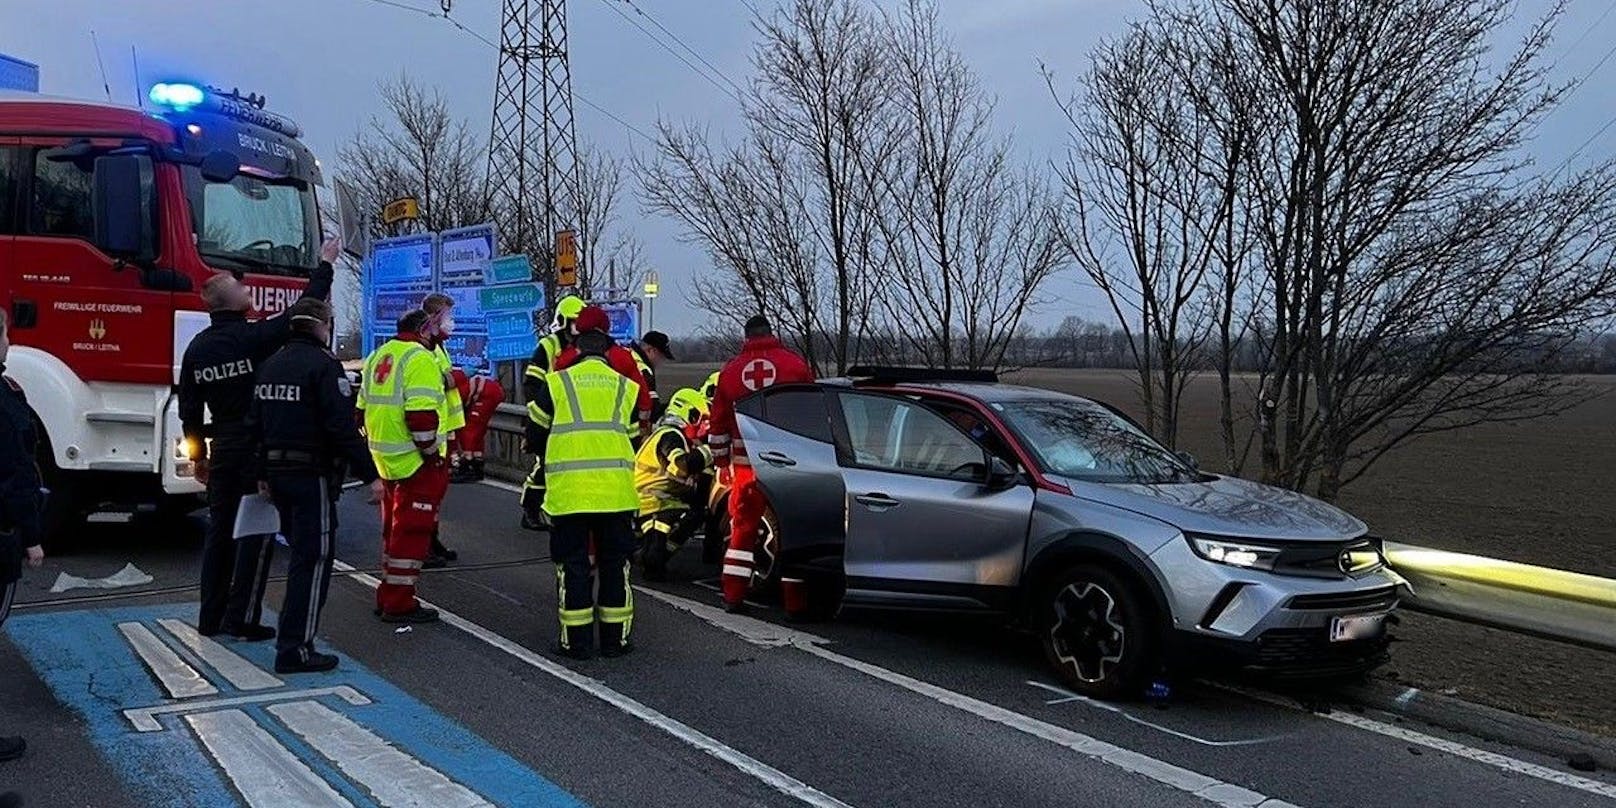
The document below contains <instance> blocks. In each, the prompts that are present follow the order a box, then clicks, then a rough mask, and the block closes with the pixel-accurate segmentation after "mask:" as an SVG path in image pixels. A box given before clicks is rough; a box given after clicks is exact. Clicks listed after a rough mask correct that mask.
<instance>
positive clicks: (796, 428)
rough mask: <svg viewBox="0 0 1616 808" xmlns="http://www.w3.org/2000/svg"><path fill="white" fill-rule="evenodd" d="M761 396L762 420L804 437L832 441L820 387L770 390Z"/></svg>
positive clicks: (826, 441) (824, 441)
mask: <svg viewBox="0 0 1616 808" xmlns="http://www.w3.org/2000/svg"><path fill="white" fill-rule="evenodd" d="M762 398H763V420H764V421H767V422H768V423H770V424H773V425H774V426H777V427H780V428H781V429H784V430H786V431H787V432H791V433H794V434H797V435H801V436H803V437H805V438H812V439H814V440H817V441H820V442H822V443H830V442H831V434H830V416H829V415H828V414H827V413H826V411H825V395H824V393H822V392H821V391H820V390H819V388H817V387H815V388H800V389H786V390H777V391H772V392H769V393H767V394H765V395H764V396H762Z"/></svg>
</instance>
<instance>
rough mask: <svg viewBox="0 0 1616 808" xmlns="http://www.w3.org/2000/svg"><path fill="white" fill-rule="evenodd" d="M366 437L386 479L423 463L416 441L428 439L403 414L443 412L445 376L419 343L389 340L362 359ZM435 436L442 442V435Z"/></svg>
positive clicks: (405, 474)
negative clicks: (414, 430) (411, 429)
mask: <svg viewBox="0 0 1616 808" xmlns="http://www.w3.org/2000/svg"><path fill="white" fill-rule="evenodd" d="M360 390H361V393H362V395H363V396H364V410H365V436H366V440H367V441H368V442H369V444H370V456H371V458H372V459H374V460H375V461H376V471H377V472H379V473H380V474H381V476H382V479H384V480H403V479H407V478H409V477H410V476H411V475H413V474H415V472H416V470H417V469H419V468H421V466H422V465H423V464H424V463H425V462H426V461H425V459H424V458H423V457H422V456H421V449H420V448H419V446H418V445H417V443H416V441H417V440H422V441H424V440H427V437H425V436H419V435H416V434H414V433H412V432H411V431H410V427H409V424H408V422H407V421H406V417H405V416H406V415H407V414H408V413H411V412H434V413H441V412H442V411H443V406H444V404H443V401H444V392H443V375H442V371H441V370H440V369H439V367H438V362H437V360H435V359H433V358H432V352H431V351H428V350H427V349H426V348H425V347H424V346H422V345H421V344H420V343H417V342H412V341H409V340H402V339H393V340H389V341H388V342H387V343H386V344H384V345H382V347H380V348H377V349H376V352H375V353H372V354H371V355H370V358H368V359H366V360H365V377H364V383H363V384H361V385H360ZM429 436H430V437H432V438H435V439H436V441H437V443H438V444H439V446H440V451H441V444H442V443H443V442H444V441H443V436H442V435H441V434H437V435H431V434H430V433H429Z"/></svg>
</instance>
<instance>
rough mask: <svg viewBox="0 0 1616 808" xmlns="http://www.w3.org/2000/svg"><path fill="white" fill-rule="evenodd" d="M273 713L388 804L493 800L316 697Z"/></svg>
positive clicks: (411, 807)
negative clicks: (422, 761)
mask: <svg viewBox="0 0 1616 808" xmlns="http://www.w3.org/2000/svg"><path fill="white" fill-rule="evenodd" d="M269 712H270V714H272V715H274V716H275V717H276V718H279V719H280V720H281V722H282V723H284V724H285V725H286V726H287V727H288V728H290V729H291V730H292V731H293V732H295V733H297V734H298V735H300V736H302V738H303V740H304V741H307V742H308V744H309V745H310V746H312V747H314V748H315V750H316V751H318V752H319V753H320V754H322V755H324V756H325V758H326V759H327V760H329V761H331V762H332V763H335V764H336V765H337V768H338V769H341V770H342V773H343V774H345V775H347V776H348V778H349V779H351V780H353V781H355V782H357V783H359V784H360V785H362V786H364V787H365V788H366V789H368V790H369V791H370V794H371V796H373V797H375V798H376V801H377V802H379V803H381V804H382V805H384V806H399V808H482V807H483V806H491V804H490V803H489V802H488V801H487V800H485V799H483V798H482V797H479V796H477V794H475V793H474V792H472V791H470V790H468V789H467V788H465V787H464V786H462V785H460V784H459V783H456V782H454V781H453V780H450V779H449V778H448V777H445V776H444V775H443V774H442V773H440V772H438V771H437V770H435V769H432V768H429V767H427V766H424V765H422V764H421V762H420V761H419V760H416V759H415V758H413V757H410V756H409V755H406V754H404V753H403V752H400V751H399V750H398V749H396V748H394V747H393V745H392V744H389V743H388V742H387V741H384V740H382V739H381V738H379V737H377V736H376V734H375V733H373V732H371V731H370V730H368V729H365V728H364V727H361V726H359V725H358V724H356V723H354V722H353V721H352V720H351V719H349V718H348V717H347V716H344V715H341V714H339V713H337V712H336V711H335V710H332V709H331V708H329V707H326V706H325V705H323V704H320V703H318V702H313V701H293V702H286V703H283V704H276V705H274V706H272V707H270V708H269Z"/></svg>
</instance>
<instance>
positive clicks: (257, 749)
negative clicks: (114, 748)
mask: <svg viewBox="0 0 1616 808" xmlns="http://www.w3.org/2000/svg"><path fill="white" fill-rule="evenodd" d="M185 721H186V723H188V724H190V725H191V729H192V731H194V732H195V733H196V735H197V737H198V738H201V739H202V743H203V745H204V746H206V747H207V748H208V752H209V753H211V754H212V755H213V758H214V760H217V761H218V762H219V766H220V767H221V768H223V769H224V773H225V774H226V775H227V776H228V777H229V778H230V782H231V784H232V785H234V786H235V788H236V791H238V792H239V793H240V794H241V796H242V799H244V800H246V803H247V805H248V806H249V807H250V808H260V807H261V808H305V806H306V808H341V806H352V805H353V803H351V802H349V801H348V800H346V799H344V798H343V797H342V795H341V794H338V793H337V792H336V790H335V789H333V788H332V787H331V786H330V785H329V784H328V783H326V781H325V780H323V779H321V777H320V776H319V775H318V774H315V773H314V771H313V770H312V769H310V768H309V767H308V766H307V765H305V764H304V763H303V761H301V760H298V759H297V757H296V756H295V755H293V754H292V753H291V751H290V750H288V749H287V748H286V747H285V746H282V745H281V743H280V742H279V741H277V740H275V738H274V737H273V736H271V735H270V734H269V733H268V732H266V731H265V730H264V728H263V727H260V726H258V724H257V722H255V721H253V720H252V718H251V717H249V716H248V715H247V714H246V713H244V712H242V711H240V710H218V711H215V712H209V713H192V714H191V715H187V716H186V717H185Z"/></svg>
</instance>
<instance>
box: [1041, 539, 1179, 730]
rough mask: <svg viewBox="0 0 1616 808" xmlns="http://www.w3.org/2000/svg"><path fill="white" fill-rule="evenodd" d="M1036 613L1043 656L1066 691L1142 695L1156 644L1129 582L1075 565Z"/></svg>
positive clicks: (1156, 656) (1150, 618) (1149, 618)
mask: <svg viewBox="0 0 1616 808" xmlns="http://www.w3.org/2000/svg"><path fill="white" fill-rule="evenodd" d="M1037 608H1038V613H1039V615H1038V616H1039V619H1038V623H1037V625H1038V628H1039V634H1040V637H1041V639H1042V641H1043V645H1044V655H1045V656H1046V657H1047V658H1048V659H1049V664H1050V665H1051V666H1053V667H1054V668H1055V671H1056V672H1057V673H1058V674H1059V675H1060V677H1061V680H1062V681H1063V682H1064V683H1065V684H1066V686H1067V687H1070V688H1071V689H1072V690H1073V691H1075V692H1077V693H1080V694H1082V695H1084V696H1091V697H1094V698H1100V699H1125V698H1133V697H1137V696H1139V695H1140V694H1141V693H1142V692H1143V689H1144V687H1145V685H1146V684H1147V681H1146V680H1147V678H1148V677H1149V676H1150V675H1151V674H1152V673H1153V672H1155V670H1156V668H1157V667H1158V666H1159V664H1160V662H1159V660H1160V653H1161V647H1160V646H1161V643H1160V640H1159V638H1158V635H1159V632H1158V631H1157V626H1156V625H1155V624H1154V621H1155V618H1154V615H1153V610H1152V609H1151V608H1150V604H1149V601H1148V600H1146V598H1145V596H1144V595H1143V594H1142V593H1141V592H1140V589H1139V587H1138V586H1137V585H1135V584H1134V583H1133V582H1132V581H1129V580H1127V579H1126V578H1124V577H1122V576H1120V575H1118V574H1117V573H1115V572H1113V571H1112V570H1110V569H1108V568H1106V567H1102V566H1098V565H1093V564H1079V565H1076V566H1073V567H1071V568H1069V569H1067V570H1066V571H1065V572H1063V573H1061V574H1060V575H1059V576H1057V577H1056V579H1055V581H1054V583H1053V584H1051V585H1050V586H1049V587H1047V588H1046V589H1045V590H1044V593H1043V595H1042V596H1041V598H1040V601H1039V604H1038V607H1037Z"/></svg>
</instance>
